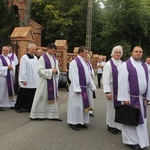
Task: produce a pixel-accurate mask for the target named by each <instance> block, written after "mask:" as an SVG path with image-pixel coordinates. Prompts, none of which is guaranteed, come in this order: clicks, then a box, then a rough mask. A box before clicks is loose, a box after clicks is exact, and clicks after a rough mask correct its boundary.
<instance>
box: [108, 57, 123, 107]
mask: <svg viewBox="0 0 150 150" xmlns="http://www.w3.org/2000/svg"><path fill="white" fill-rule="evenodd" d="M110 64H111V69H112V77H113V98H114V107H116V106H120V105H121V102H120V101H117V95H118V69H117V67H116V65H115V64H114V62H113V60H112V59H110Z"/></svg>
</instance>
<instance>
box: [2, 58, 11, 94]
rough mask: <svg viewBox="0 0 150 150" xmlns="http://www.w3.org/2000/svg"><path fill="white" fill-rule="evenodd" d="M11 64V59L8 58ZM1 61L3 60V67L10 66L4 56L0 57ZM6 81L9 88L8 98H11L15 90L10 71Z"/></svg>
mask: <svg viewBox="0 0 150 150" xmlns="http://www.w3.org/2000/svg"><path fill="white" fill-rule="evenodd" d="M8 58H9V60H10V63H11V59H10V57H8ZM0 59H1V60H2V63H3V66H8V64H7V61H6V60H5V58H4V57H3V55H0ZM6 80H7V87H8V96H9V97H11V96H13V90H12V81H11V76H10V70H9V69H8V70H7V76H6Z"/></svg>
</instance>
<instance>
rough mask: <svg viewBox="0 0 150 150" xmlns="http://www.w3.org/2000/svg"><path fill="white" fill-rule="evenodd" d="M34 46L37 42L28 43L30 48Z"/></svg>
mask: <svg viewBox="0 0 150 150" xmlns="http://www.w3.org/2000/svg"><path fill="white" fill-rule="evenodd" d="M32 46H36V44H34V43H30V44H29V45H28V49H30V48H31V47H32Z"/></svg>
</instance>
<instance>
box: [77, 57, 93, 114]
mask: <svg viewBox="0 0 150 150" xmlns="http://www.w3.org/2000/svg"><path fill="white" fill-rule="evenodd" d="M75 61H76V63H77V66H78V70H79V83H80V87H81V95H82V101H83V106H84V109H85V111H86V112H88V111H89V110H92V108H90V106H89V99H88V93H87V84H86V77H85V71H84V67H83V65H82V63H81V61H80V59H79V58H78V57H76V58H75Z"/></svg>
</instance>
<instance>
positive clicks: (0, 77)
mask: <svg viewBox="0 0 150 150" xmlns="http://www.w3.org/2000/svg"><path fill="white" fill-rule="evenodd" d="M8 53H9V47H8V46H3V47H2V55H0V85H1V86H0V111H4V110H5V107H14V104H15V97H14V95H15V93H14V84H13V83H14V74H15V65H14V62H13V61H12V60H11V59H10V58H9V57H8Z"/></svg>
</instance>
